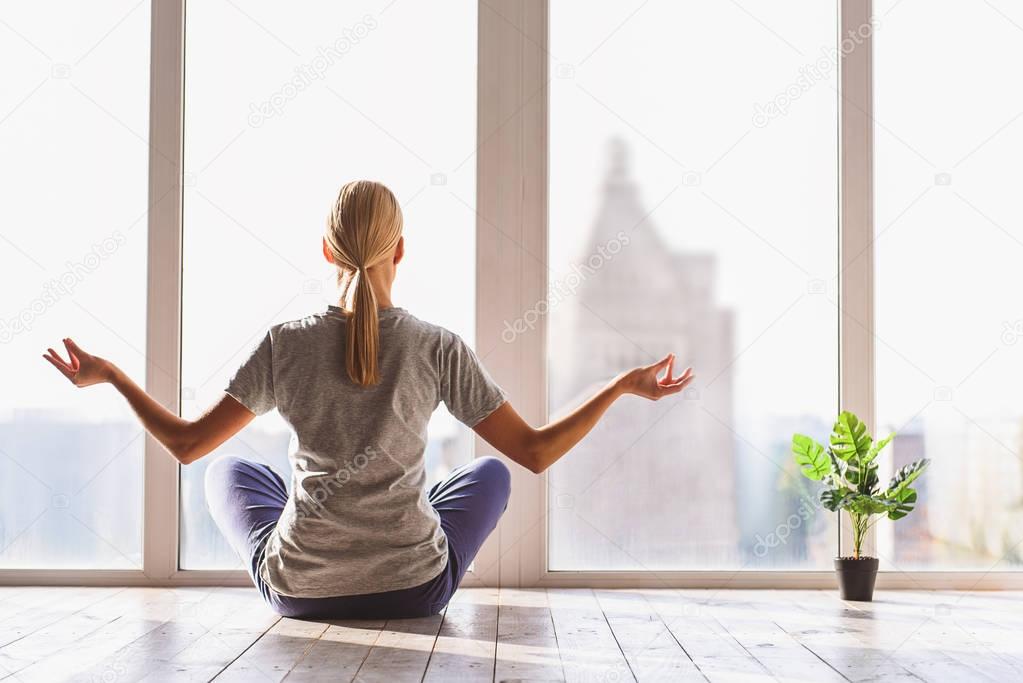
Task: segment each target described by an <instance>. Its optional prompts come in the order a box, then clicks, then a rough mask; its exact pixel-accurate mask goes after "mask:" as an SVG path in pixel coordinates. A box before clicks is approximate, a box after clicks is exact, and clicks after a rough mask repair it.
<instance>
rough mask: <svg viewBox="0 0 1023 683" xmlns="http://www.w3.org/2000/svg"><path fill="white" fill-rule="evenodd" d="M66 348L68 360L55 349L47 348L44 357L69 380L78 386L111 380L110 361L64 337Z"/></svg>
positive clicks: (111, 369) (111, 368)
mask: <svg viewBox="0 0 1023 683" xmlns="http://www.w3.org/2000/svg"><path fill="white" fill-rule="evenodd" d="M64 348H66V349H67V354H68V360H66V361H65V360H64V359H63V358H61V357H60V354H59V353H57V352H56V351H54V350H53V349H46V353H45V354H43V358H45V359H46V360H48V361H50V365H52V366H53V367H55V368H57V370H59V371H60V374H62V375H64V376H65V377H67V378H68V381H69V382H71V383H72V384H74V385H75V386H76V387H88V386H92V385H93V384H101V383H103V382H109V381H110V379H111V376H112V375H113V366H112V365H111V364H110V362H109V361H107V360H105V359H103V358H100V357H99V356H93V355H92V354H90V353H86V352H85V351H83V350H82V349H81V348H80V347H79V346H78V345H77V344H75V343H74V342H73V341H72V340H71V339H64Z"/></svg>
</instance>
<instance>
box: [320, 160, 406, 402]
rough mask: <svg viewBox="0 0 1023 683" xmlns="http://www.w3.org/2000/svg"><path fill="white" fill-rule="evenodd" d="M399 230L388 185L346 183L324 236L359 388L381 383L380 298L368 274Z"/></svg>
mask: <svg viewBox="0 0 1023 683" xmlns="http://www.w3.org/2000/svg"><path fill="white" fill-rule="evenodd" d="M401 230H402V215H401V207H400V206H399V205H398V200H397V199H395V197H394V195H393V194H392V193H391V191H390V190H388V189H387V188H386V187H384V186H383V185H381V184H380V183H375V182H372V181H369V180H357V181H354V182H351V183H347V184H345V185H344V186H343V187H342V188H341V191H340V193H338V197H337V202H335V204H334V208H333V210H332V211H331V214H330V219H329V220H328V222H327V233H326V235H325V238H326V241H327V246H328V248H329V249H330V252H331V255H332V256H333V259H334V263H335V264H336V265H337V267H338V283H339V284H341V285H342V286H343V289H342V292H341V302H342V305H343V306H344V308H345V309H346V310H347V311H348V330H347V338H346V341H345V369H346V370H347V371H348V376H349V377H350V378H351V380H352V381H353V382H354V383H356V384H358V385H359V386H363V387H366V386H371V385H373V384H377V383H379V382H380V374H379V370H378V367H377V360H378V358H377V356H378V353H379V339H380V322H379V318H378V315H377V305H378V304H377V295H376V292H374V291H373V285H372V283H371V282H370V280H369V277H368V276H367V273H366V271H367V270H369V269H370V268H372V267H373V266H375V265H377V264H379V263H381V262H383V261H384V260H386V259H387V258H388V257H390V256H391V255H392V254H393V253H394V249H395V247H396V246H397V245H398V240H399V239H401ZM353 284H354V288H353V286H352V285H353ZM349 295H351V296H349ZM349 299H350V301H349Z"/></svg>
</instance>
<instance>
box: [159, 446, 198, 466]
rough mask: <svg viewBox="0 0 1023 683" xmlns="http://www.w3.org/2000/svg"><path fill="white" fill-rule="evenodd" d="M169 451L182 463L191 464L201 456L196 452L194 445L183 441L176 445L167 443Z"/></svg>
mask: <svg viewBox="0 0 1023 683" xmlns="http://www.w3.org/2000/svg"><path fill="white" fill-rule="evenodd" d="M165 447H166V448H167V451H168V452H169V453H170V454H171V455H172V456H174V459H175V460H177V461H178V462H179V463H180V464H182V465H191V464H192V463H193V462H195V461H196V460H198V459H199V458H200V457H201V456H200V455H199V454H198V453H197V452H196V449H195V447H194V446H192V445H189V444H185V443H181V444H174V445H166V446H165Z"/></svg>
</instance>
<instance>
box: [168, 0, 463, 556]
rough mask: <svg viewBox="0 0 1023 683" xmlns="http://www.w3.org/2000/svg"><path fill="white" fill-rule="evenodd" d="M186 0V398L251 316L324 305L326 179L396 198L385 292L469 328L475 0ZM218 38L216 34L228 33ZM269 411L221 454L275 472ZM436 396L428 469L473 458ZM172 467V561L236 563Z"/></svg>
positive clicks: (429, 315) (197, 488)
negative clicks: (394, 254) (395, 245)
mask: <svg viewBox="0 0 1023 683" xmlns="http://www.w3.org/2000/svg"><path fill="white" fill-rule="evenodd" d="M303 8H304V11H302V12H295V11H294V9H293V8H292V7H290V6H286V5H284V4H281V3H271V2H258V3H246V4H245V7H244V10H242V9H241V8H240V7H239V6H238V5H237V4H236V3H229V2H203V3H192V4H190V5H189V8H188V17H187V22H188V26H187V32H186V36H187V44H186V74H187V75H186V98H185V101H186V112H185V166H186V184H187V185H188V187H187V188H186V194H185V237H184V245H185V246H184V252H185V253H184V314H183V351H182V372H183V382H182V384H183V400H184V401H183V405H184V412H185V413H186V414H188V415H195V414H197V413H198V412H200V411H201V410H202V409H203V408H205V407H206V406H207V405H209V403H210V402H211V401H213V400H215V399H216V398H217V397H218V396H219V394H220V392H221V390H222V389H223V387H224V386H225V384H226V381H227V379H228V378H229V377H230V375H231V374H232V373H233V372H234V370H235V368H236V367H237V365H238V364H239V362H240V361H241V360H242V359H243V358H244V357H245V355H246V353H247V352H248V350H249V349H250V347H251V346H252V345H253V344H254V343H255V342H256V341H257V340H258V339H259V337H261V336H262V335H263V334H264V333H265V331H266V328H267V327H268V326H269V325H271V324H273V323H276V322H281V321H285V320H290V319H294V318H299V317H302V316H305V315H308V314H310V313H314V312H317V311H319V310H322V309H323V307H324V306H326V304H328V303H335V302H336V300H337V296H338V294H337V292H336V289H335V284H334V274H333V271H332V270H331V268H330V267H328V265H327V264H326V263H325V262H324V261H323V257H322V255H321V253H320V238H321V236H322V234H323V228H324V225H325V221H326V217H327V213H328V210H329V207H330V205H331V204H332V202H333V201H334V199H335V197H336V196H337V191H338V189H339V187H340V185H341V184H342V183H343V182H345V181H348V180H353V179H356V178H371V179H376V180H381V181H383V182H385V183H386V184H387V185H388V186H390V187H391V189H392V190H394V192H395V194H396V195H397V196H398V199H399V201H400V202H401V203H402V206H403V209H404V213H405V241H406V252H407V255H406V259H405V261H404V262H403V263H402V264H401V267H400V268H399V276H398V280H397V282H396V284H395V292H394V301H395V304H396V305H399V306H403V307H405V308H407V309H408V310H409V311H411V312H412V313H414V314H415V315H417V316H419V317H422V318H424V319H427V320H430V321H431V322H435V323H437V324H440V325H444V326H445V327H448V328H450V329H452V330H454V331H455V332H457V333H458V334H460V335H462V336H463V337H464V338H466V339H467V340H469V341H470V342H471V340H472V339H473V330H474V324H475V320H474V307H475V287H474V284H475V257H474V254H475V220H476V218H475V209H474V207H475V165H476V164H475V156H474V151H475V145H476V119H475V116H476V69H475V64H476V3H475V2H471V1H470V0H461V1H460V2H457V3H453V4H451V3H449V4H446V5H444V7H443V8H442V9H438V8H437V7H435V6H432V5H427V4H424V3H397V4H395V3H392V2H389V1H382V2H347V3H329V2H318V3H313V4H307V5H303ZM225 36H231V40H230V43H229V44H225V38H224V37H225ZM288 443H289V437H288V431H287V428H286V425H284V424H283V421H282V420H280V418H279V417H278V416H277V415H276V413H274V415H273V416H272V417H266V418H262V419H260V420H258V421H256V422H255V423H253V425H252V426H250V428H249V429H246V430H245V431H244V432H243V433H241V434H240V435H239V436H238V437H237V438H235V439H232V440H231V441H230V442H228V443H227V444H225V445H224V446H223V447H222V448H221V449H220V450H219V451H218V454H223V453H233V454H235V455H239V456H241V457H245V458H250V459H254V460H257V461H261V462H267V463H269V464H271V465H272V466H274V467H275V468H277V469H278V470H279V471H281V472H282V473H283V474H285V479H287V472H288V463H287V453H288ZM471 447H472V439H471V433H470V432H469V431H468V430H466V429H464V428H463V427H461V426H460V425H458V424H457V423H456V422H455V421H454V420H453V418H451V417H450V416H449V415H448V414H447V413H446V412H445V411H444V410H443V409H441V410H440V411H439V412H438V415H437V416H436V417H435V418H434V420H433V421H432V422H431V424H430V443H429V446H428V448H427V455H426V457H427V461H428V469H429V471H430V473H431V475H432V476H433V477H434V478H437V477H439V476H441V475H442V474H443V473H445V472H447V471H448V470H449V469H450V468H451V467H453V466H455V465H457V464H460V463H462V462H465V461H467V460H468V459H469V458H470V457H471ZM214 457H216V455H213V456H210V457H209V458H207V459H205V460H201V461H199V462H198V463H196V464H194V465H191V466H189V467H187V468H184V469H183V470H182V477H181V484H182V508H183V509H182V518H181V522H182V539H181V542H182V548H181V564H182V566H184V567H186V568H223V567H234V566H238V559H237V558H236V557H235V555H234V553H233V552H232V551H231V549H230V548H229V547H228V545H227V544H226V542H225V541H224V540H223V539H222V538H221V537H220V534H219V533H218V532H217V530H216V528H215V526H214V525H213V522H212V520H211V519H210V517H209V515H208V514H207V512H206V506H205V501H204V496H203V486H202V482H203V473H204V470H205V467H206V465H207V464H208V462H209V461H210V460H212V458H214Z"/></svg>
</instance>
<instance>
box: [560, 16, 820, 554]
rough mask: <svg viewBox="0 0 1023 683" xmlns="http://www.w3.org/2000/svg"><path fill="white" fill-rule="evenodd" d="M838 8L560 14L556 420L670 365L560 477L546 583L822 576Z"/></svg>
mask: <svg viewBox="0 0 1023 683" xmlns="http://www.w3.org/2000/svg"><path fill="white" fill-rule="evenodd" d="M835 26H836V14H835V3H823V2H816V1H813V2H811V1H809V0H804V1H802V2H784V3H782V2H774V3H706V2H702V3H701V2H650V3H642V2H629V3H599V4H596V3H582V2H555V3H552V8H551V28H550V30H551V46H550V50H551V53H552V63H551V74H552V76H553V80H552V81H551V129H550V140H551V155H550V174H551V180H550V182H551V192H550V260H551V272H550V282H551V291H550V301H549V308H550V317H549V320H550V341H549V347H550V354H551V355H550V365H549V368H550V405H551V412H552V414H554V415H557V414H558V413H560V412H562V411H564V410H566V409H568V408H570V407H572V406H574V405H576V404H578V403H579V402H580V400H581V399H583V398H584V397H585V396H586V395H588V394H589V393H591V392H593V391H594V390H595V389H596V388H598V387H599V386H601V385H602V384H603V383H604V382H606V381H607V380H608V379H610V378H611V377H613V376H614V375H615V374H617V373H618V372H619V371H621V370H623V369H626V368H629V367H632V366H635V365H639V364H648V363H651V362H654V361H655V360H658V359H659V358H661V357H663V356H664V355H665V354H666V353H668V352H669V351H674V352H676V353H677V354H678V359H679V362H680V364H681V367H678V368H676V370H677V371H681V370H682V369H684V367H685V365H686V364H691V365H692V366H694V368H695V372H696V376H697V379H696V382H695V384H694V385H693V386H692V387H691V390H690V391H688V392H687V394H686V395H685V396H683V397H673V398H671V399H668V400H664V401H661V402H658V403H650V402H646V401H644V400H642V399H638V398H635V397H626V398H624V399H622V400H621V401H620V402H618V403H617V404H616V405H615V406H614V407H613V408H612V409H611V410H610V411H609V412H608V414H607V416H606V418H605V419H604V420H603V421H602V422H601V424H600V425H599V426H598V427H597V429H596V430H594V433H593V434H591V435H590V436H589V437H588V438H587V439H585V440H584V441H583V442H582V444H581V445H580V446H579V447H578V448H577V449H575V450H574V451H573V452H572V453H570V454H569V455H568V456H567V457H566V458H565V459H564V460H563V461H561V462H559V463H558V464H557V465H556V466H555V467H554V468H553V470H552V472H551V475H550V478H549V481H550V492H549V498H550V500H549V504H550V510H551V514H550V518H549V519H550V521H549V539H550V546H549V548H550V549H549V562H550V566H551V568H552V569H554V570H670V569H717V568H729V569H754V568H774V567H792V568H818V567H824V566H827V564H828V563H829V562H830V559H831V557H833V555H834V538H835V536H834V533H833V529H834V515H831V514H829V513H826V512H824V511H822V510H821V509H820V508H819V505H818V503H817V501H816V495H815V491H814V489H813V487H811V486H808V485H807V484H806V483H804V481H802V480H801V479H800V477H799V476H798V474H797V472H796V470H795V468H794V467H793V466H792V464H791V462H790V460H791V456H790V450H789V449H790V446H789V444H790V439H791V435H792V433H793V432H794V431H801V432H806V433H808V434H813V435H815V436H817V437H818V438H823V437H824V436H826V435H827V433H828V431H829V427H830V423H831V420H833V418H834V411H835V409H836V405H837V377H838V369H837V343H838V338H837V313H836V309H835V305H834V282H835V264H836V261H837V253H838V247H837V227H836V215H837V200H836V186H837V178H836V165H837V160H836V129H837V126H836V121H837V113H836V90H835V87H836V72H837V68H836V55H835V33H836V30H835Z"/></svg>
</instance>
